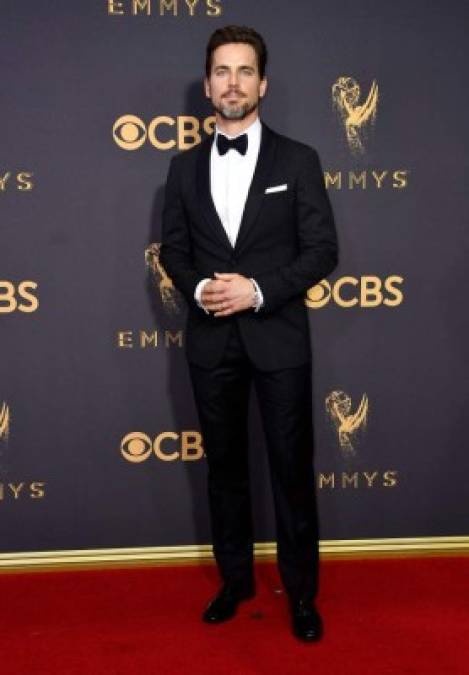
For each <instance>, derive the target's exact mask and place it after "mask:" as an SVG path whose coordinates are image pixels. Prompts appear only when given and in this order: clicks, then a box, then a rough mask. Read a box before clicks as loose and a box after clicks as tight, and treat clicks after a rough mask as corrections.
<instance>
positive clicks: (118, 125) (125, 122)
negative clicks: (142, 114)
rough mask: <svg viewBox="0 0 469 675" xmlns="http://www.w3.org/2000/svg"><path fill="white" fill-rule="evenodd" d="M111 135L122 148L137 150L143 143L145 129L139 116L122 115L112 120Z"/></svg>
mask: <svg viewBox="0 0 469 675" xmlns="http://www.w3.org/2000/svg"><path fill="white" fill-rule="evenodd" d="M112 135H113V137H114V140H115V142H116V143H117V145H118V146H119V147H120V148H122V149H123V150H137V148H140V147H141V146H142V145H143V144H144V143H145V140H146V137H147V130H146V128H145V124H144V123H143V122H142V120H141V119H140V118H139V117H136V116H135V115H123V116H122V117H119V119H118V120H116V122H114V126H113V127H112Z"/></svg>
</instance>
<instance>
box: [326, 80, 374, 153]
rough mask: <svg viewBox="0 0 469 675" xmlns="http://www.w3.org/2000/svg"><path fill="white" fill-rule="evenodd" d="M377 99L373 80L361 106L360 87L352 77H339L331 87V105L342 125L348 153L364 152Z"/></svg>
mask: <svg viewBox="0 0 469 675" xmlns="http://www.w3.org/2000/svg"><path fill="white" fill-rule="evenodd" d="M378 98H379V94H378V85H377V83H376V81H375V80H373V82H372V84H371V88H370V91H369V93H368V96H367V99H366V101H365V103H362V104H360V103H359V100H360V85H359V84H358V82H357V81H356V80H354V79H353V77H339V78H338V79H337V80H336V81H335V82H334V84H333V85H332V103H333V105H334V107H335V108H336V109H337V111H338V113H339V115H340V118H341V120H342V123H343V125H344V128H345V135H346V138H347V143H348V146H349V148H350V151H351V152H352V153H353V154H355V155H356V154H363V153H364V152H365V147H364V143H363V141H364V136H365V134H366V131H367V128H368V127H369V126H370V125H372V126H373V125H374V123H375V120H376V111H377V108H378Z"/></svg>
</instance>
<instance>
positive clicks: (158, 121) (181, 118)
mask: <svg viewBox="0 0 469 675" xmlns="http://www.w3.org/2000/svg"><path fill="white" fill-rule="evenodd" d="M201 128H202V129H203V131H204V132H205V133H206V134H207V135H211V134H213V132H214V129H215V117H214V116H213V115H211V116H210V117H206V118H205V119H203V120H199V119H197V117H192V116H191V115H178V116H177V117H168V116H167V115H159V116H158V117H154V118H153V119H152V120H151V122H150V123H149V124H148V126H147V125H146V124H145V122H143V120H141V119H140V117H137V116H136V115H123V116H122V117H119V119H118V120H116V121H115V122H114V125H113V127H112V136H113V138H114V141H115V142H116V143H117V145H118V146H119V147H120V148H122V149H123V150H138V149H139V148H141V147H142V145H143V144H144V143H145V141H146V140H147V139H148V141H149V142H150V144H151V145H153V147H155V148H156V149H157V150H171V149H172V148H175V147H177V149H178V150H188V149H189V148H192V146H194V145H197V143H200V142H201V140H202V136H201V134H200V131H201Z"/></svg>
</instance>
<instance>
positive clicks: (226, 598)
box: [202, 584, 256, 623]
mask: <svg viewBox="0 0 469 675" xmlns="http://www.w3.org/2000/svg"><path fill="white" fill-rule="evenodd" d="M255 594H256V591H255V588H254V585H250V586H236V585H233V584H225V585H224V586H223V587H222V589H221V591H220V592H219V593H218V595H216V596H215V597H214V598H213V600H211V601H210V602H209V604H208V606H207V608H206V609H205V611H204V613H203V614H202V620H203V621H205V622H206V623H221V622H222V621H227V620H228V619H231V618H232V617H233V616H234V615H235V614H236V610H237V608H238V605H239V603H240V602H241V601H242V600H248V599H249V598H253V597H254V596H255Z"/></svg>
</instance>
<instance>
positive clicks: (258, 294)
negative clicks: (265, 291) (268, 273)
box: [249, 277, 264, 312]
mask: <svg viewBox="0 0 469 675" xmlns="http://www.w3.org/2000/svg"><path fill="white" fill-rule="evenodd" d="M249 281H252V283H253V284H254V288H255V289H256V304H255V305H254V311H255V312H258V311H259V310H260V308H261V307H262V305H263V304H264V296H263V295H262V291H261V289H260V288H259V284H258V283H257V281H256V280H255V279H253V278H252V277H251V278H250V279H249Z"/></svg>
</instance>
